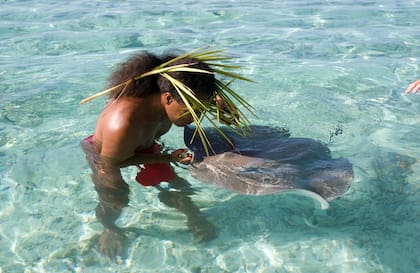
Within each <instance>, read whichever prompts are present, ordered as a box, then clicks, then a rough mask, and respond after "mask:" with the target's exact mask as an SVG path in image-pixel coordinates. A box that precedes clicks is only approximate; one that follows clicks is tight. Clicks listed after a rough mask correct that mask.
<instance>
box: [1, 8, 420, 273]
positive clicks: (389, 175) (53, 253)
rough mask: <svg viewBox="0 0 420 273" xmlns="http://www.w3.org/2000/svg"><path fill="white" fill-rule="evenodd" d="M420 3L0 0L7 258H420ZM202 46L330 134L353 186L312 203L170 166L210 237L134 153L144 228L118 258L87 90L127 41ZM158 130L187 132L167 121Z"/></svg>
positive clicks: (137, 267) (345, 261)
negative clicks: (144, 175)
mask: <svg viewBox="0 0 420 273" xmlns="http://www.w3.org/2000/svg"><path fill="white" fill-rule="evenodd" d="M419 14H420V2H419V1H414V0H407V1H395V0H383V1H378V0H335V1H333V0H331V1H330V0H325V1H308V0H302V1H297V0H296V1H293V0H286V1H273V0H272V1H269V0H262V1H248V0H246V1H240V0H237V1H235V0H223V1H220V0H210V1H190V0H180V1H166V0H156V1H100V0H92V1H80V0H76V1H67V2H62V1H47V0H41V1H34V0H27V1H23V0H21V1H18V0H16V1H13V0H12V1H7V0H1V1H0V82H1V84H0V94H1V100H0V163H1V164H0V272H4V273H9V272H265V273H268V272H305V273H307V272H363V273H365V272H372V273H373V272H398V273H412V272H420V259H419V257H420V248H419V244H420V221H419V219H420V196H419V189H420V187H419V182H420V181H419V178H418V177H420V163H419V161H418V160H419V154H420V144H419V143H420V129H419V125H420V96H419V95H414V94H412V95H404V94H403V91H404V90H405V88H406V87H407V85H408V84H409V83H410V82H412V81H414V80H415V79H418V78H420V72H419V56H420V32H419V29H420V20H419V19H420V17H419ZM207 45H213V46H216V47H218V48H226V49H227V50H228V53H230V54H232V55H234V56H236V57H238V59H237V62H238V63H239V64H241V65H243V66H244V69H243V70H242V73H243V74H245V75H246V76H248V77H251V78H253V79H254V80H256V83H255V84H248V83H237V84H236V85H235V88H237V89H238V90H241V93H242V94H243V95H244V96H245V97H246V98H248V99H249V101H250V102H251V103H252V104H253V105H254V106H255V108H256V110H257V113H258V115H259V119H256V118H255V119H254V118H252V121H253V122H254V123H256V124H262V125H269V126H285V127H287V128H289V129H290V131H291V133H292V136H302V137H310V138H314V139H318V140H321V141H323V142H325V143H328V144H329V147H330V149H331V150H332V153H333V156H335V157H347V158H349V159H350V160H351V162H352V163H353V164H354V171H355V179H354V182H353V185H352V188H351V189H350V191H349V192H348V193H347V194H346V195H345V196H343V197H342V198H340V199H337V200H335V201H333V202H332V203H331V204H330V208H329V209H328V210H326V211H322V210H319V209H318V208H317V207H316V205H315V204H314V203H313V201H312V200H310V199H308V198H305V197H302V196H295V195H290V194H276V195H269V196H264V197H255V196H242V195H238V194H234V193H230V192H227V191H226V190H223V189H219V188H215V187H214V186H212V185H207V184H204V183H200V182H199V181H196V180H194V179H192V178H191V177H190V175H189V174H188V172H187V171H186V170H183V169H180V170H179V172H180V174H181V175H182V176H183V177H184V178H186V179H187V180H189V181H190V182H191V183H192V184H193V186H194V188H195V189H197V191H198V193H196V194H195V195H193V196H192V200H193V201H194V203H195V204H196V205H197V206H198V207H200V209H201V210H202V211H203V214H205V215H206V217H207V219H209V221H211V222H212V223H213V224H214V225H215V226H216V227H217V229H218V231H219V235H218V238H217V239H215V240H213V241H211V242H208V243H204V244H203V243H198V242H196V241H195V240H194V237H193V236H192V234H191V233H190V232H189V231H188V229H187V226H186V218H185V216H184V215H183V214H182V213H180V212H179V211H177V210H175V209H173V208H170V207H167V206H166V205H164V204H162V203H161V202H160V201H159V199H158V198H157V193H158V192H157V190H156V189H154V188H142V187H139V186H137V184H136V183H135V182H133V179H132V178H133V176H134V174H135V173H134V172H135V169H130V168H129V169H126V170H124V176H125V177H126V179H127V181H130V182H129V183H130V186H131V196H130V198H131V199H130V207H129V208H127V209H126V210H125V212H124V214H123V215H122V217H121V218H120V220H119V221H118V223H119V225H120V226H122V227H126V228H132V229H133V230H137V232H132V233H131V234H130V235H129V239H130V241H131V242H130V248H129V250H128V258H127V259H126V260H125V261H122V262H121V263H120V264H114V263H110V262H109V261H107V260H106V259H105V258H103V257H102V256H101V255H99V254H98V252H97V250H96V249H95V240H97V236H98V235H99V234H100V232H101V230H102V228H101V225H100V224H99V223H98V222H97V220H96V218H95V215H94V208H95V206H96V202H97V196H96V192H95V190H94V188H93V186H92V184H91V182H90V179H89V172H90V171H89V169H88V165H87V163H86V161H85V159H84V155H83V153H82V151H81V150H80V147H79V141H80V140H81V139H82V138H84V137H85V136H87V135H89V134H91V133H92V131H93V128H94V124H95V121H96V117H97V115H98V114H99V112H100V110H101V108H102V106H103V105H104V103H105V99H98V100H96V101H93V102H91V103H89V104H86V105H83V106H80V105H79V101H80V100H81V99H83V98H84V97H86V96H88V95H90V94H93V93H95V92H98V91H100V90H102V89H103V88H104V87H105V85H106V79H107V77H108V75H109V73H110V71H111V70H112V68H113V66H114V65H115V64H117V63H119V62H122V61H124V60H125V59H126V58H128V56H130V55H131V54H133V53H134V52H137V51H140V50H150V51H152V52H155V53H162V52H165V51H168V50H173V49H180V50H191V49H194V48H199V47H203V46H207ZM337 129H342V134H337V135H336V134H335V132H338V131H340V130H337ZM331 136H332V138H331ZM164 140H165V141H166V143H167V144H168V145H169V146H171V147H183V146H184V145H183V143H182V131H181V130H180V129H177V128H174V129H173V130H172V131H171V132H170V133H169V134H167V136H166V137H165V138H164ZM416 160H417V161H416Z"/></svg>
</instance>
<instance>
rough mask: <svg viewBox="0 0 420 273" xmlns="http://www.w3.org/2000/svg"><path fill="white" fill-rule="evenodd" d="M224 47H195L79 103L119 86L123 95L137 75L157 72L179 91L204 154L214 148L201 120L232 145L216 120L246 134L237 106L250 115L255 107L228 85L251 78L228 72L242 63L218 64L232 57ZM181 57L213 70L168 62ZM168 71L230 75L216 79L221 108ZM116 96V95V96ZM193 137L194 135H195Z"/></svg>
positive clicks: (243, 115) (239, 132)
mask: <svg viewBox="0 0 420 273" xmlns="http://www.w3.org/2000/svg"><path fill="white" fill-rule="evenodd" d="M223 52H224V51H223V50H205V49H196V50H193V51H191V52H189V53H185V54H181V55H179V56H177V57H175V58H173V59H171V60H169V61H167V62H165V63H163V64H161V65H159V66H157V67H155V68H154V69H152V70H151V71H148V72H146V73H143V74H141V75H138V76H137V77H134V78H133V79H130V80H128V81H126V82H123V83H121V84H118V85H116V86H114V87H111V88H109V89H107V90H104V91H102V92H99V93H97V94H95V95H93V96H91V97H89V98H86V99H84V100H82V101H81V102H80V103H81V104H82V103H86V102H88V101H90V100H93V99H95V98H97V97H99V96H102V95H104V94H106V93H109V92H112V91H114V90H117V89H119V88H120V89H121V90H122V91H121V92H120V96H121V95H123V93H124V91H125V90H126V89H127V88H128V86H129V85H130V84H132V83H133V82H134V81H135V80H138V79H140V78H144V77H147V76H151V75H157V74H159V75H160V76H162V77H164V78H165V79H167V80H168V81H169V82H170V83H171V84H172V85H173V86H174V88H175V90H176V91H177V93H178V94H179V96H180V98H181V99H182V101H183V103H184V104H185V106H186V108H187V110H188V112H187V113H186V114H190V115H191V116H192V118H193V122H194V124H195V127H196V132H194V136H196V135H198V136H199V137H200V140H201V142H202V143H203V147H204V149H205V151H206V153H207V154H209V150H213V149H212V147H211V143H210V141H209V139H208V138H207V136H206V133H205V130H204V128H203V127H202V126H201V123H202V121H203V119H206V120H208V121H209V122H210V124H211V125H212V126H213V127H214V128H215V129H216V130H217V131H218V132H219V133H220V134H221V135H222V136H223V137H224V138H225V139H226V140H227V141H228V142H229V143H230V144H231V145H232V146H233V143H232V142H231V141H230V139H229V138H228V137H227V135H226V134H225V133H224V132H223V131H222V130H221V128H220V127H219V125H218V124H216V122H218V123H224V124H227V125H228V126H229V127H230V128H231V129H232V130H233V131H234V132H236V133H238V134H241V135H246V133H247V128H248V126H249V120H248V119H247V117H246V115H245V113H244V112H243V111H242V110H241V109H240V108H241V107H243V108H244V109H245V110H246V111H247V112H249V113H251V114H253V115H254V116H255V113H254V108H253V107H252V106H251V105H250V104H249V103H248V102H247V101H246V100H245V99H244V98H242V97H241V96H240V95H239V94H238V93H236V92H235V91H234V90H232V88H231V87H230V85H231V83H232V82H233V81H234V80H242V81H247V82H253V81H252V80H250V79H248V78H246V77H244V76H242V75H240V74H237V73H234V72H231V71H229V70H234V69H239V68H241V66H238V65H231V64H226V63H218V62H226V61H229V60H231V59H232V57H230V56H227V55H224V54H223ZM184 58H195V59H198V60H200V61H202V62H205V63H206V64H207V65H209V66H210V68H211V69H212V72H210V71H207V70H203V69H198V68H193V67H191V66H192V65H194V64H195V63H187V64H179V65H171V64H172V63H174V62H176V61H178V60H181V59H184ZM171 72H189V73H207V74H208V73H210V74H216V75H221V76H222V77H223V78H230V79H231V80H230V81H229V82H228V83H224V82H222V81H221V80H219V79H216V91H215V92H216V94H217V95H218V96H220V98H221V99H222V101H223V105H224V108H223V109H222V108H220V107H219V105H217V104H216V103H212V102H210V101H202V100H200V99H199V98H198V97H197V96H196V93H195V92H194V90H191V89H190V88H189V87H188V86H186V85H185V84H183V83H182V82H181V81H179V80H177V79H175V78H174V77H172V76H171V75H170V74H169V73H171ZM117 99H118V98H117ZM197 112H199V113H201V116H199V115H197ZM194 136H193V138H194Z"/></svg>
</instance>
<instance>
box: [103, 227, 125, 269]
mask: <svg viewBox="0 0 420 273" xmlns="http://www.w3.org/2000/svg"><path fill="white" fill-rule="evenodd" d="M98 244H99V249H98V250H99V252H100V253H102V254H103V255H105V256H107V257H108V258H109V259H111V260H112V261H113V262H117V258H118V257H119V258H122V259H125V256H126V251H127V246H126V238H125V236H124V234H123V233H122V232H118V231H114V230H110V229H105V230H104V232H103V233H102V234H101V236H100V237H99V243H98Z"/></svg>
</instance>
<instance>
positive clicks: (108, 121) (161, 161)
mask: <svg viewBox="0 0 420 273" xmlns="http://www.w3.org/2000/svg"><path fill="white" fill-rule="evenodd" d="M173 58H174V56H169V57H158V56H156V55H153V54H149V53H142V54H139V55H136V56H134V57H132V58H130V59H129V60H128V61H127V62H125V63H123V64H121V65H120V66H119V67H118V69H117V70H116V71H115V72H114V73H113V74H112V75H111V80H110V82H111V86H118V85H120V84H121V83H124V82H126V81H128V80H132V79H135V78H136V76H138V75H141V74H143V73H146V72H148V71H150V70H152V69H153V68H155V67H157V66H159V65H161V64H162V63H165V62H167V61H168V60H170V59H173ZM183 64H189V67H191V68H197V69H202V70H206V71H209V72H211V68H210V67H209V66H208V65H207V64H206V63H204V62H203V61H200V60H198V59H191V58H181V59H179V60H177V61H175V62H173V63H172V64H171V65H183ZM170 74H171V76H172V77H173V78H175V79H176V80H178V81H181V82H182V83H184V84H185V85H187V86H188V87H189V88H190V89H191V90H194V91H196V92H195V93H196V96H197V98H198V99H199V100H200V101H203V102H209V101H213V102H214V101H216V102H217V103H220V104H221V101H220V97H218V96H216V94H215V90H216V86H215V77H214V74H213V73H192V72H171V73H170ZM196 114H197V115H198V116H199V115H200V113H196ZM191 122H193V117H192V114H191V113H190V112H189V110H188V109H187V107H186V105H185V104H184V103H183V100H182V99H181V98H180V95H179V93H178V92H177V90H176V89H175V88H174V85H173V83H171V82H170V81H169V80H168V79H167V78H165V77H162V76H161V75H159V74H155V75H151V76H147V77H142V78H140V79H137V80H133V81H132V82H130V84H128V85H125V86H124V88H116V89H114V90H112V91H111V92H110V93H109V102H108V104H107V105H106V106H105V108H104V109H103V111H102V113H101V114H100V116H99V118H98V120H97V123H96V127H95V131H94V134H93V135H92V136H90V137H88V138H86V139H85V140H83V141H82V143H81V144H82V148H83V150H84V151H85V153H86V155H87V159H88V161H89V164H90V167H91V169H92V171H93V174H92V180H93V182H94V184H95V189H96V191H97V193H98V195H99V204H98V206H97V208H96V216H97V218H98V220H99V221H100V222H101V223H102V225H103V226H104V231H103V233H102V234H101V236H100V239H99V251H100V252H101V253H103V254H104V255H106V256H108V257H110V258H112V259H114V258H115V257H117V256H123V255H124V251H125V245H124V241H125V236H124V234H123V232H122V230H121V229H120V228H118V227H117V226H116V225H115V221H116V220H117V218H118V217H119V216H120V214H121V211H122V209H123V208H124V207H126V206H127V204H128V202H129V199H128V195H129V186H128V184H127V183H126V182H125V181H124V180H123V178H122V176H121V168H124V167H127V166H133V165H136V166H138V165H139V164H144V165H145V166H146V168H145V169H143V171H142V172H140V173H139V175H138V176H137V180H138V182H139V183H140V184H143V185H147V186H155V185H157V184H158V183H159V182H160V180H156V181H154V180H153V178H154V177H153V174H149V175H148V174H147V171H148V170H150V171H152V173H153V171H156V172H157V173H159V174H160V175H162V176H164V177H166V179H167V180H166V181H170V180H171V179H173V178H174V177H175V176H174V174H173V173H172V169H171V167H169V164H170V163H171V162H173V163H180V164H190V163H191V160H192V157H191V155H189V154H187V153H186V152H187V149H177V150H175V151H174V152H172V153H162V152H161V149H160V146H159V145H158V144H157V142H156V140H158V139H159V137H161V136H162V135H164V134H165V133H167V132H168V131H169V129H170V128H171V126H172V124H175V125H176V126H186V125H187V124H190V123H191ZM156 168H157V169H156ZM143 172H144V173H143ZM142 173H143V174H142ZM148 179H152V180H153V181H149V180H148ZM162 196H165V194H163V195H162ZM185 197H186V198H187V199H185ZM182 198H184V201H185V200H186V203H188V206H185V205H184V207H181V208H178V209H180V210H181V211H182V212H184V213H185V214H186V215H187V217H188V218H189V220H191V221H189V222H191V223H197V222H198V225H200V222H201V223H203V222H202V221H201V219H200V221H197V217H195V216H197V215H198V213H199V210H198V208H196V207H194V206H192V205H191V204H192V202H189V201H190V200H189V199H188V197H187V196H183V197H182ZM167 200H168V199H167ZM188 200H189V201H188ZM165 203H170V201H167V202H165ZM172 203H174V202H172ZM175 203H176V202H175ZM183 203H184V204H185V202H183ZM204 223H205V222H204ZM203 226H205V228H207V229H208V230H207V231H205V233H206V235H205V236H204V237H205V238H204V239H211V238H213V237H214V236H215V229H214V227H213V226H212V225H211V224H208V223H206V224H205V225H203V224H202V225H201V227H203ZM190 228H191V229H192V230H194V227H191V226H190Z"/></svg>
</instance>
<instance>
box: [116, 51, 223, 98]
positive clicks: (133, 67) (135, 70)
mask: <svg viewBox="0 0 420 273" xmlns="http://www.w3.org/2000/svg"><path fill="white" fill-rule="evenodd" d="M173 58H175V56H173V55H166V56H161V57H159V56H156V55H154V54H151V53H147V52H143V53H140V54H137V55H134V56H132V57H131V58H129V59H128V60H127V61H126V62H124V63H122V64H120V65H119V66H118V67H117V69H116V70H115V71H114V72H113V73H112V74H111V76H110V79H109V85H110V87H113V86H116V85H118V84H121V83H123V82H125V81H128V80H130V79H133V78H134V77H136V76H139V75H141V74H143V73H145V72H148V71H150V70H152V69H153V68H155V67H157V66H159V65H160V64H162V63H164V62H167V61H169V60H171V59H173ZM185 63H191V64H192V65H190V66H189V67H193V68H198V69H202V70H206V71H210V72H212V70H211V68H210V67H209V66H208V65H207V64H206V63H204V62H202V61H200V60H198V59H194V58H184V59H180V60H177V61H176V62H173V63H171V64H170V65H178V64H185ZM169 75H170V76H172V77H174V78H175V79H177V80H179V81H181V82H182V83H183V84H185V85H186V86H188V87H189V88H190V89H191V90H193V91H196V92H200V94H204V95H208V97H209V98H210V97H211V96H213V95H214V93H215V89H216V81H215V77H214V75H213V74H207V73H196V72H171V73H169ZM122 90H123V88H118V89H116V90H114V91H112V92H110V94H109V98H110V99H116V98H118V97H120V96H132V97H146V96H148V95H150V94H152V93H156V92H160V93H163V92H170V93H171V94H172V96H173V97H174V98H175V99H176V100H177V101H178V102H180V103H182V99H181V97H180V96H179V94H178V92H177V91H176V89H175V88H174V87H173V85H172V84H171V83H170V82H169V81H168V80H167V79H165V78H164V77H162V76H160V75H151V76H147V77H144V78H141V79H138V80H136V81H135V82H134V83H133V84H130V85H128V86H127V88H126V89H125V91H124V93H123V94H121V92H122Z"/></svg>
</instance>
